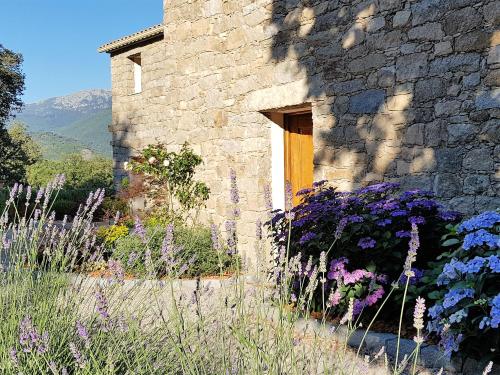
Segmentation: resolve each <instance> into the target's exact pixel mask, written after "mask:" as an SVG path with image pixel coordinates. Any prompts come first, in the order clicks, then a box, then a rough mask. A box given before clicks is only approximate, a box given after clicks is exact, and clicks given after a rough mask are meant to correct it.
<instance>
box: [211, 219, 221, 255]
mask: <svg viewBox="0 0 500 375" xmlns="http://www.w3.org/2000/svg"><path fill="white" fill-rule="evenodd" d="M210 230H211V234H212V248H213V249H214V250H215V251H219V250H220V243H219V233H218V230H217V225H215V224H212V225H211V226H210Z"/></svg>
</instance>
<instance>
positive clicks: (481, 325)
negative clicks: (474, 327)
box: [479, 316, 491, 329]
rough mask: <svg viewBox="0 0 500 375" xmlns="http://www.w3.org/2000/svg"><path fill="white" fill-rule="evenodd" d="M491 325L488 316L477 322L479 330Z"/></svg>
mask: <svg viewBox="0 0 500 375" xmlns="http://www.w3.org/2000/svg"><path fill="white" fill-rule="evenodd" d="M490 325H491V319H490V317H489V316H485V317H484V318H483V319H481V321H480V322H479V329H485V328H487V327H489V326H490Z"/></svg>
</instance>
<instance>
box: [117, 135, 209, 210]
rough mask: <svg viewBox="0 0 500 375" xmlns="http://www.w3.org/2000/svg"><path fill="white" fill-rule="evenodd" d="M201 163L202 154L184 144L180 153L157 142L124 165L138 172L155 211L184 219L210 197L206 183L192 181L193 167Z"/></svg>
mask: <svg viewBox="0 0 500 375" xmlns="http://www.w3.org/2000/svg"><path fill="white" fill-rule="evenodd" d="M201 163H202V159H201V157H200V156H199V155H197V154H195V153H194V152H193V150H192V149H191V148H190V147H189V146H188V145H187V144H186V143H185V144H184V145H183V146H182V148H181V150H180V151H179V152H172V151H168V150H167V148H166V146H165V145H164V144H162V143H158V144H156V145H149V146H148V147H146V148H145V149H144V150H142V152H141V155H140V156H137V157H134V158H132V160H131V161H130V163H127V165H126V168H127V169H130V170H131V171H132V172H134V173H136V174H140V175H141V177H142V178H143V182H144V186H145V188H146V193H147V195H148V196H149V197H150V198H151V199H152V200H153V203H154V206H155V207H156V211H157V212H156V213H157V214H158V213H160V214H162V215H166V216H168V217H169V218H171V219H174V218H176V217H180V218H184V217H185V216H187V215H188V214H189V213H190V211H191V210H194V211H195V214H197V211H198V210H199V209H200V208H201V207H203V206H204V204H205V202H206V200H207V199H208V197H209V194H210V190H209V188H208V187H207V186H206V185H205V183H203V182H200V181H195V180H194V174H195V169H196V167H198V166H199V165H200V164H201ZM176 204H177V206H176ZM159 211H161V212H159Z"/></svg>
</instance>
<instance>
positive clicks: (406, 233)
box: [396, 230, 411, 238]
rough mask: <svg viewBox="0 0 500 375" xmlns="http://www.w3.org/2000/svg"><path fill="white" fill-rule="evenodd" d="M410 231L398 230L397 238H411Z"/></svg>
mask: <svg viewBox="0 0 500 375" xmlns="http://www.w3.org/2000/svg"><path fill="white" fill-rule="evenodd" d="M410 236H411V234H410V231H409V230H398V231H397V232H396V237H398V238H404V237H410Z"/></svg>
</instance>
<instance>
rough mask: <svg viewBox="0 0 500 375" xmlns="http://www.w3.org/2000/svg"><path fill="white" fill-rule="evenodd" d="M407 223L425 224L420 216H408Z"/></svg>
mask: <svg viewBox="0 0 500 375" xmlns="http://www.w3.org/2000/svg"><path fill="white" fill-rule="evenodd" d="M408 221H409V222H410V224H417V225H418V224H425V219H424V218H423V217H422V216H410V217H409V218H408Z"/></svg>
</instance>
